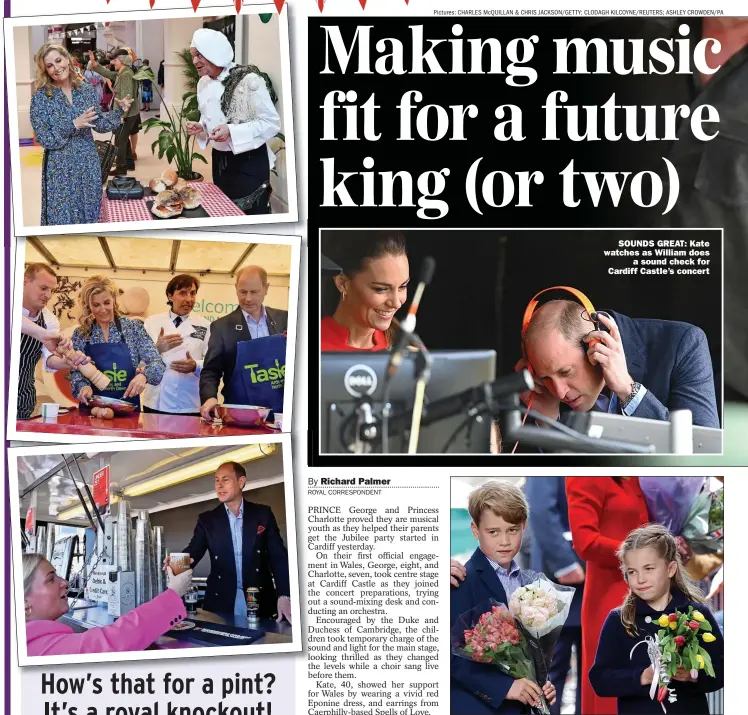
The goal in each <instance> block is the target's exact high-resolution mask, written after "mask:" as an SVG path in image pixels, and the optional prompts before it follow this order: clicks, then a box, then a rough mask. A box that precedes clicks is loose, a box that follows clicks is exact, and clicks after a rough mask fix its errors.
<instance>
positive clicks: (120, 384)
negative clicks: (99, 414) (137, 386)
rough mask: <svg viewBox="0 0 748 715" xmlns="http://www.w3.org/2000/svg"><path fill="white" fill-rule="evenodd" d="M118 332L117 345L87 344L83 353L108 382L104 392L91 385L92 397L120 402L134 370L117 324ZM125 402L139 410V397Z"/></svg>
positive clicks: (129, 398)
mask: <svg viewBox="0 0 748 715" xmlns="http://www.w3.org/2000/svg"><path fill="white" fill-rule="evenodd" d="M117 329H118V330H119V335H120V342H118V343H95V344H91V343H88V344H87V345H86V347H85V350H84V352H85V353H86V355H88V357H90V358H91V360H93V361H94V363H95V364H96V367H97V368H99V370H101V372H103V373H104V374H105V375H106V376H107V377H108V378H109V379H110V380H111V382H110V383H109V387H108V388H107V389H106V390H98V389H96V388H95V387H94V386H93V385H91V388H92V389H93V392H94V395H103V396H104V397H114V398H116V399H118V400H122V399H124V398H123V395H124V394H125V390H127V386H128V385H129V384H130V381H131V380H132V379H133V378H134V377H135V375H136V372H135V368H134V367H133V365H132V356H131V354H130V348H129V347H127V343H126V342H125V341H124V339H123V337H122V330H121V328H120V325H119V324H117ZM110 330H111V328H110ZM126 401H127V402H129V403H131V404H133V405H135V408H136V411H139V410H140V395H136V396H135V397H128V398H127V399H126Z"/></svg>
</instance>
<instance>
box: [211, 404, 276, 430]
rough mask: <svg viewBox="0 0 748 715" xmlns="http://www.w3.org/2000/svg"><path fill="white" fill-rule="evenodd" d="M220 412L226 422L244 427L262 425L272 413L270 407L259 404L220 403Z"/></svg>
mask: <svg viewBox="0 0 748 715" xmlns="http://www.w3.org/2000/svg"><path fill="white" fill-rule="evenodd" d="M219 414H220V416H221V419H222V420H223V421H224V422H231V423H233V424H237V425H241V426H243V427H261V426H262V425H264V424H265V420H267V418H268V415H269V414H270V408H269V407H257V405H220V407H219Z"/></svg>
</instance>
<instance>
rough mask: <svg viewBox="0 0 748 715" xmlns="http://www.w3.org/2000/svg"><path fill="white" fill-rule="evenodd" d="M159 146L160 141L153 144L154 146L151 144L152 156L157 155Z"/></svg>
mask: <svg viewBox="0 0 748 715" xmlns="http://www.w3.org/2000/svg"><path fill="white" fill-rule="evenodd" d="M157 146H158V139H156V141H155V142H153V144H151V154H155V153H156V147H157Z"/></svg>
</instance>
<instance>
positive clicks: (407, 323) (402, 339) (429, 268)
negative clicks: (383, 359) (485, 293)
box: [385, 256, 436, 380]
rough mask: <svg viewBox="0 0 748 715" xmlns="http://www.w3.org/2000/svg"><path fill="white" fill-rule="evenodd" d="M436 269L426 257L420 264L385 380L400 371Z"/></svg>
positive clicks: (433, 262) (432, 261) (429, 257)
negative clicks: (413, 291) (416, 280)
mask: <svg viewBox="0 0 748 715" xmlns="http://www.w3.org/2000/svg"><path fill="white" fill-rule="evenodd" d="M435 268H436V261H435V260H434V259H433V258H432V257H431V256H427V257H426V258H425V259H424V260H423V263H422V264H421V270H420V273H419V275H418V286H417V287H416V292H415V294H414V295H413V300H412V301H411V303H410V308H408V314H407V315H406V316H405V320H403V322H402V323H400V331H399V332H398V335H397V342H396V343H395V346H394V348H393V350H392V355H391V357H390V361H389V363H388V365H387V375H386V378H385V379H387V380H391V379H392V378H393V377H395V375H396V374H397V371H398V370H399V369H400V364H401V363H402V361H403V353H404V352H405V348H406V347H407V346H408V344H409V343H410V342H411V339H412V337H413V335H414V331H415V329H416V313H417V312H418V306H419V305H420V303H421V298H422V297H423V292H424V291H425V290H426V286H427V285H428V284H429V283H431V279H432V278H433V277H434V269H435Z"/></svg>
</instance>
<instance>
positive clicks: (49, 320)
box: [23, 308, 60, 372]
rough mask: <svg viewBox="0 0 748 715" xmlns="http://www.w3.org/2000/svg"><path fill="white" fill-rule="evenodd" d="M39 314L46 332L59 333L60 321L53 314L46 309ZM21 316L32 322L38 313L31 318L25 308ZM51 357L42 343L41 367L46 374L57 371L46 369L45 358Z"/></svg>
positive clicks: (36, 318) (37, 316)
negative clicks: (42, 317) (41, 316)
mask: <svg viewBox="0 0 748 715" xmlns="http://www.w3.org/2000/svg"><path fill="white" fill-rule="evenodd" d="M41 312H42V314H43V315H44V324H45V325H46V326H47V330H54V331H55V332H57V333H59V332H60V321H59V320H57V318H55V316H54V314H53V313H50V312H49V311H48V310H47V309H46V308H42V310H41ZM23 315H24V317H25V318H28V319H29V320H33V321H36V320H38V318H39V313H37V314H36V315H34V316H32V315H30V314H29V311H28V310H26V308H23ZM52 355H54V353H51V352H50V351H49V350H47V348H46V347H45V345H44V343H42V365H43V366H44V369H45V371H46V372H57V370H54V369H53V368H51V367H47V358H49V357H51V356H52Z"/></svg>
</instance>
